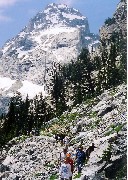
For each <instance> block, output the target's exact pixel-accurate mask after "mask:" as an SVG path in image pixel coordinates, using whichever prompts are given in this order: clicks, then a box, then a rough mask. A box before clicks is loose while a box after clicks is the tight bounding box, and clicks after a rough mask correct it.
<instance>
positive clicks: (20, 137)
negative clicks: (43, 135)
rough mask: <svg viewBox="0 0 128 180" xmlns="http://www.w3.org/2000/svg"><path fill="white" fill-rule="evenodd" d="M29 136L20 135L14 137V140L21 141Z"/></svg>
mask: <svg viewBox="0 0 128 180" xmlns="http://www.w3.org/2000/svg"><path fill="white" fill-rule="evenodd" d="M28 137H29V136H26V135H22V136H19V137H17V138H16V142H19V141H20V142H23V141H24V140H25V139H27V138H28Z"/></svg>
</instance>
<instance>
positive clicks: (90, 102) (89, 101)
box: [84, 98, 94, 105]
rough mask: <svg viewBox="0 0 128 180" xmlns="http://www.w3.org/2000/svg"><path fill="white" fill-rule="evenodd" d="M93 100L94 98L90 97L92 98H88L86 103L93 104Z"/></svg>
mask: <svg viewBox="0 0 128 180" xmlns="http://www.w3.org/2000/svg"><path fill="white" fill-rule="evenodd" d="M93 102H94V99H92V98H90V99H86V101H85V102H84V104H88V105H91V104H92V103H93Z"/></svg>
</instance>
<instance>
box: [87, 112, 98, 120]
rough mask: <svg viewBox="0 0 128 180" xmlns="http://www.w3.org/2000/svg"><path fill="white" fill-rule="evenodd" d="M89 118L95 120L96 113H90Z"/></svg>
mask: <svg viewBox="0 0 128 180" xmlns="http://www.w3.org/2000/svg"><path fill="white" fill-rule="evenodd" d="M89 117H90V118H95V117H97V113H96V112H95V111H92V112H91V113H90V114H89Z"/></svg>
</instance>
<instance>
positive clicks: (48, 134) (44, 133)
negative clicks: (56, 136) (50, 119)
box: [40, 130, 53, 137]
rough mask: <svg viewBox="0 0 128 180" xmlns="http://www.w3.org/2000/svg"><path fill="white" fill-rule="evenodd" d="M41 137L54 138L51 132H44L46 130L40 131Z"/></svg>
mask: <svg viewBox="0 0 128 180" xmlns="http://www.w3.org/2000/svg"><path fill="white" fill-rule="evenodd" d="M40 135H41V136H49V137H52V136H53V134H52V133H49V132H47V131H44V130H42V131H40Z"/></svg>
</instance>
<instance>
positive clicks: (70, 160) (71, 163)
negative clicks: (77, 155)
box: [67, 159, 74, 173]
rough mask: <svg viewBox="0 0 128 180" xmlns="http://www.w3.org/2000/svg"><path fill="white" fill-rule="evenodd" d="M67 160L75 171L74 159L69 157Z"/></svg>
mask: <svg viewBox="0 0 128 180" xmlns="http://www.w3.org/2000/svg"><path fill="white" fill-rule="evenodd" d="M67 161H68V163H69V164H70V165H71V171H72V173H73V170H74V165H73V160H72V159H68V160H67Z"/></svg>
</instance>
